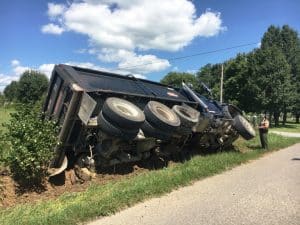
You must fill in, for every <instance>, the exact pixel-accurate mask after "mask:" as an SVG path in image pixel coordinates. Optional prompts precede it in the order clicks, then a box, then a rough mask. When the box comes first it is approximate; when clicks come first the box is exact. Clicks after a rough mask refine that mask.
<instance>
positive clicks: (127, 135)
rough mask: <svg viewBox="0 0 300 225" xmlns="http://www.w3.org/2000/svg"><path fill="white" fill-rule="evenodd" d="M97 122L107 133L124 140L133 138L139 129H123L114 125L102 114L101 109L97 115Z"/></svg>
mask: <svg viewBox="0 0 300 225" xmlns="http://www.w3.org/2000/svg"><path fill="white" fill-rule="evenodd" d="M98 124H99V125H100V129H101V130H102V131H103V132H104V133H106V134H109V135H112V136H114V137H118V138H121V139H125V140H132V139H134V138H135V137H136V136H137V134H138V132H139V129H132V130H123V129H121V128H119V127H116V126H115V125H113V124H111V123H110V122H109V121H108V120H107V119H106V118H105V117H104V115H103V113H102V111H101V112H100V113H99V115H98Z"/></svg>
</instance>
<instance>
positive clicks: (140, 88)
mask: <svg viewBox="0 0 300 225" xmlns="http://www.w3.org/2000/svg"><path fill="white" fill-rule="evenodd" d="M56 76H60V77H61V78H62V79H63V80H64V82H68V83H69V84H72V83H76V84H78V85H79V86H80V87H81V88H82V89H83V90H84V91H85V92H88V93H89V92H100V93H101V92H102V93H113V94H125V95H132V96H139V97H146V98H151V99H162V100H167V101H176V102H187V103H194V102H190V101H189V100H188V99H187V98H186V97H185V96H183V95H182V94H180V93H179V92H178V91H176V90H174V89H173V88H170V87H168V86H165V85H163V84H160V83H157V82H152V81H148V80H144V79H138V78H135V77H133V76H131V75H129V76H124V75H118V74H114V73H110V72H104V71H96V70H91V69H85V68H80V67H75V66H68V65H63V64H60V65H57V66H55V68H54V71H53V74H52V78H51V85H52V84H53V83H55V81H54V80H55V79H56ZM50 89H51V87H50Z"/></svg>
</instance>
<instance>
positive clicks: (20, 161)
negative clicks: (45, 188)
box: [4, 105, 57, 185]
mask: <svg viewBox="0 0 300 225" xmlns="http://www.w3.org/2000/svg"><path fill="white" fill-rule="evenodd" d="M37 108H39V107H36V106H34V105H21V106H18V107H17V112H16V113H13V114H11V119H10V122H9V123H7V124H5V125H4V126H5V127H6V128H7V131H6V134H5V138H6V140H5V141H9V142H10V150H9V152H8V154H7V157H6V158H5V159H4V160H5V163H6V164H7V165H8V166H9V167H10V170H11V172H12V174H13V177H14V178H15V180H16V181H17V182H18V183H19V184H21V185H28V184H30V185H39V184H42V182H43V180H44V178H45V176H46V174H47V167H48V164H49V161H50V159H51V158H52V157H53V154H54V151H53V148H54V146H55V145H56V140H57V138H56V137H57V126H56V125H55V123H54V122H52V121H48V120H43V119H42V118H41V113H39V111H38V110H37Z"/></svg>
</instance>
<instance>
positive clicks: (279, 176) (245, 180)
mask: <svg viewBox="0 0 300 225" xmlns="http://www.w3.org/2000/svg"><path fill="white" fill-rule="evenodd" d="M90 224H91V225H92V224H93V225H96V224H99V225H100V224H101V225H108V224H111V225H118V224H120V225H126V224H128V225H135V224H136V225H138V224H139V225H146V224H147V225H148V224H149V225H161V224H163V225H168V224H170V225H179V224H180V225H183V224H186V225H189V224H205V225H209V224H214V225H217V224H222V225H226V224H249V225H250V224H251V225H253V224H259V225H263V224H270V225H277V224H278V225H296V224H297V225H300V144H296V145H294V146H292V147H289V148H286V149H283V150H281V151H278V152H275V153H272V154H268V155H266V156H264V157H263V158H261V159H258V160H255V161H253V162H251V163H247V164H245V165H242V166H239V167H236V168H234V169H232V170H230V171H227V172H225V173H223V174H220V175H216V176H213V177H210V178H207V179H204V180H202V181H198V182H196V183H195V184H193V185H192V186H188V187H184V188H181V189H178V190H176V191H174V192H172V193H170V194H168V195H165V196H163V197H161V198H154V199H151V200H148V201H146V202H144V203H140V204H137V205H136V206H134V207H132V208H129V209H126V210H124V211H122V212H120V213H117V214H116V215H113V216H111V217H104V218H101V219H99V220H97V221H94V222H92V223H90Z"/></svg>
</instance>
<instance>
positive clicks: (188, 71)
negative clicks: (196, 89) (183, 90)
mask: <svg viewBox="0 0 300 225" xmlns="http://www.w3.org/2000/svg"><path fill="white" fill-rule="evenodd" d="M186 72H187V73H190V74H196V73H197V70H193V69H190V70H187V71H186Z"/></svg>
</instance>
